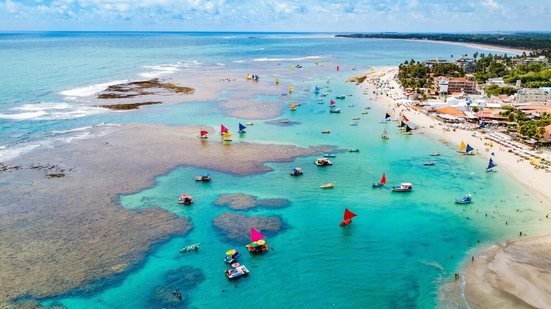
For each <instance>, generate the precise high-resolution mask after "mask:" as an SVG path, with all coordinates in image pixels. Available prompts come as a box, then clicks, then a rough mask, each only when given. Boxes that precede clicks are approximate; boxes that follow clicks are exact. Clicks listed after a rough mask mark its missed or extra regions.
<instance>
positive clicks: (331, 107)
mask: <svg viewBox="0 0 551 309" xmlns="http://www.w3.org/2000/svg"><path fill="white" fill-rule="evenodd" d="M329 112H330V113H333V114H338V113H340V112H341V109H340V108H337V106H336V105H335V101H333V100H331V101H330V102H329Z"/></svg>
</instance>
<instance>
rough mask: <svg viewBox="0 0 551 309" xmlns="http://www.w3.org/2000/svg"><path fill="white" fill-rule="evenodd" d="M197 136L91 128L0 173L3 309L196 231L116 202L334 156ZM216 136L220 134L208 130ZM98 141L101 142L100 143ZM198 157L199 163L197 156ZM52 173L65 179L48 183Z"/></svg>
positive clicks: (188, 131) (157, 212) (91, 277)
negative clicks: (159, 187)
mask: <svg viewBox="0 0 551 309" xmlns="http://www.w3.org/2000/svg"><path fill="white" fill-rule="evenodd" d="M199 129H200V128H199V127H178V128H175V127H166V126H162V125H123V126H120V127H98V128H94V129H93V131H92V134H94V135H98V136H97V137H94V138H90V139H86V140H79V141H76V142H74V143H69V144H65V145H62V146H60V147H57V148H46V147H39V148H37V149H35V150H33V151H31V152H29V153H27V154H25V155H23V156H21V157H19V158H17V159H14V160H12V161H8V162H5V163H6V165H7V166H21V168H18V169H16V168H8V169H7V170H5V171H2V172H0V195H1V196H2V203H0V214H1V216H0V226H1V227H2V228H1V229H0V239H2V240H5V241H2V242H0V252H2V254H1V255H0V282H2V284H1V285H0V295H1V298H0V307H2V306H4V305H6V304H7V303H8V302H10V301H13V300H15V299H17V298H19V297H22V296H26V297H29V298H31V299H32V298H45V297H51V296H54V295H59V294H62V293H65V292H67V291H69V290H72V289H76V288H79V287H82V286H86V285H87V284H92V283H94V282H97V281H98V280H100V279H104V278H109V277H110V276H112V275H113V274H116V273H120V272H124V271H125V270H127V269H129V268H131V267H133V266H135V265H137V264H138V263H139V262H140V261H141V260H142V258H143V256H144V255H145V254H146V253H147V251H148V250H150V249H151V248H152V246H153V245H155V244H158V243H159V242H161V241H164V240H166V239H168V238H169V237H171V236H173V235H178V234H184V233H186V232H187V231H189V229H190V228H191V222H190V220H189V219H187V218H183V217H178V216H176V215H174V214H171V213H168V212H166V211H164V210H161V209H160V208H156V209H147V210H138V211H136V210H126V209H124V208H122V207H120V206H119V205H117V203H118V199H117V195H118V194H129V193H133V192H137V191H139V190H141V189H143V188H145V187H150V186H153V184H154V177H156V176H158V175H161V174H164V173H167V172H169V171H170V170H171V169H173V168H175V167H178V166H194V167H201V168H205V169H212V170H218V171H222V172H227V173H231V174H235V175H248V174H254V173H263V172H267V171H270V170H271V168H270V167H268V166H266V165H264V163H265V162H281V161H292V160H294V159H295V158H296V157H299V156H309V155H313V154H316V153H319V152H321V151H332V150H333V147H312V148H298V147H295V146H282V145H264V144H262V145H260V144H248V143H235V144H231V145H224V144H222V143H221V142H220V140H219V139H218V138H216V137H213V138H212V139H211V140H208V141H201V140H200V139H198V138H197V132H198V131H199ZM210 130H212V131H213V130H214V129H212V128H211V129H210ZM100 133H101V134H100ZM199 154H200V155H199ZM33 165H38V166H55V167H56V169H55V170H56V171H57V170H63V173H64V176H63V177H54V178H48V177H46V175H47V174H48V173H49V172H48V171H49V169H33V168H31V166H33Z"/></svg>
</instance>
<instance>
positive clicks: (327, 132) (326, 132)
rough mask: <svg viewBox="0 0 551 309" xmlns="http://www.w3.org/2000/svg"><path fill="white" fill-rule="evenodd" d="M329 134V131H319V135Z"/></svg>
mask: <svg viewBox="0 0 551 309" xmlns="http://www.w3.org/2000/svg"><path fill="white" fill-rule="evenodd" d="M329 133H331V130H323V131H321V134H329Z"/></svg>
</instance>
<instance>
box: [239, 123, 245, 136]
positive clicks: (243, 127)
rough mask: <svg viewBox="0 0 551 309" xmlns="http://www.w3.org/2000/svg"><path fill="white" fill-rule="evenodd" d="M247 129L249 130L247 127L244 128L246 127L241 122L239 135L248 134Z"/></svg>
mask: <svg viewBox="0 0 551 309" xmlns="http://www.w3.org/2000/svg"><path fill="white" fill-rule="evenodd" d="M246 128H247V127H246V126H244V125H242V124H241V122H240V123H239V131H237V132H238V133H241V134H243V133H247V131H245V129H246Z"/></svg>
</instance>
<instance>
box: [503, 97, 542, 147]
mask: <svg viewBox="0 0 551 309" xmlns="http://www.w3.org/2000/svg"><path fill="white" fill-rule="evenodd" d="M503 109H504V111H503V112H501V113H500V114H501V115H502V116H505V117H507V120H508V121H509V122H514V123H516V124H517V132H518V133H519V134H521V135H522V136H525V137H527V138H533V139H536V140H540V139H541V138H542V137H543V134H544V132H545V129H544V128H545V126H548V125H550V124H551V114H549V113H542V114H541V117H539V118H537V119H532V118H530V117H528V116H527V115H526V114H525V113H524V112H522V111H521V110H519V109H516V108H514V107H512V106H510V105H506V106H504V107H503Z"/></svg>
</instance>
